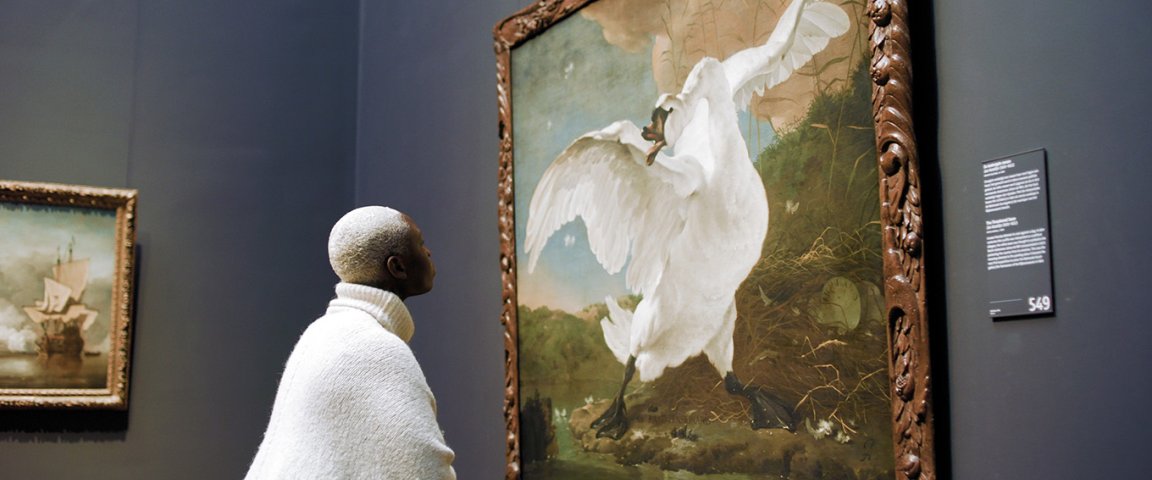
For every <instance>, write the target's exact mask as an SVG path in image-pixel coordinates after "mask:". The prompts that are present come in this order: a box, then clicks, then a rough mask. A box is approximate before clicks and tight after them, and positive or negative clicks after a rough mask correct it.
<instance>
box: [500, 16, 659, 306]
mask: <svg viewBox="0 0 1152 480" xmlns="http://www.w3.org/2000/svg"><path fill="white" fill-rule="evenodd" d="M649 59H650V57H649V56H648V54H647V53H645V52H633V53H628V52H622V51H621V50H620V49H618V48H617V47H614V46H612V45H610V44H608V42H606V41H605V40H604V35H603V32H602V30H601V29H600V27H599V26H598V25H597V24H596V23H594V22H592V21H589V20H587V19H585V18H583V17H581V16H578V15H577V16H573V17H570V18H569V19H568V20H565V21H563V22H561V23H559V24H557V25H556V26H554V27H552V28H550V29H549V30H548V31H547V32H545V33H544V34H543V35H541V36H539V37H537V38H535V39H533V40H532V41H531V42H528V43H526V44H524V45H523V46H521V47H518V48H516V49H515V50H513V52H512V82H513V88H512V106H513V119H512V120H513V132H514V135H513V141H514V142H515V144H514V146H513V154H514V155H515V159H516V160H515V161H516V171H515V176H516V178H515V187H516V242H517V251H518V252H521V255H520V256H519V258H521V259H523V258H526V257H524V256H523V254H522V253H523V242H524V235H525V233H524V228H525V225H527V222H528V219H527V215H528V202H529V201H530V199H531V194H532V192H533V191H534V190H535V188H536V184H537V182H538V181H539V180H540V177H541V175H543V173H544V170H545V169H546V168H547V167H548V165H549V164H551V163H552V160H553V159H555V158H556V156H557V155H559V154H560V152H562V151H563V150H564V148H565V147H567V146H568V144H570V143H571V142H572V141H573V140H575V139H576V138H577V137H579V136H580V135H583V134H584V133H587V132H590V131H593V130H599V129H600V128H603V127H605V126H607V125H608V124H610V123H612V122H614V121H616V120H622V119H628V120H632V122H633V123H636V124H637V125H645V124H647V121H648V119H649V116H650V114H651V112H652V106H653V105H654V104H655V101H656V97H657V90H656V85H655V83H653V81H652V74H651V69H650V65H651V63H650V61H649ZM526 267H527V265H526V263H521V269H520V270H519V271H518V272H517V275H518V279H519V282H518V289H517V292H518V294H519V298H520V303H521V304H523V305H529V306H533V307H537V306H541V305H547V306H549V307H552V308H563V309H565V310H569V311H578V310H580V309H582V308H583V307H585V306H587V305H589V304H592V303H597V302H603V301H604V297H605V296H606V295H612V296H619V295H625V294H627V293H628V290H627V288H625V286H624V278H623V274H617V275H612V276H610V275H608V274H607V273H606V272H604V270H603V269H602V268H600V265H599V264H598V263H596V260H595V257H593V255H592V252H591V250H589V248H588V237H587V235H586V233H585V230H584V225H583V223H581V222H580V221H576V222H573V223H570V224H568V225H567V226H565V227H563V228H561V229H560V230H559V231H558V232H556V233H555V234H553V235H552V237H551V238H550V239H549V241H548V245H547V246H546V247H545V248H544V251H543V253H542V255H541V259H540V262H539V264H538V265H537V267H536V270H535V271H534V272H533V273H531V274H529V273H528V272H527V268H526Z"/></svg>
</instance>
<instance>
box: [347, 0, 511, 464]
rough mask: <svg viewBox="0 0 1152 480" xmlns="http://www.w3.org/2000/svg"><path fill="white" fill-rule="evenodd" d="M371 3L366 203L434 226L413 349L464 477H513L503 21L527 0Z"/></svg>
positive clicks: (362, 200) (365, 69)
mask: <svg viewBox="0 0 1152 480" xmlns="http://www.w3.org/2000/svg"><path fill="white" fill-rule="evenodd" d="M362 3H363V8H362V13H361V43H360V95H359V101H358V104H359V107H360V113H359V122H358V124H357V125H358V141H357V156H356V158H357V163H356V168H357V171H356V203H357V204H358V205H368V204H383V205H392V206H395V207H396V208H398V209H400V210H403V211H405V212H408V213H409V214H411V215H412V217H413V218H414V219H415V220H416V222H417V223H419V224H420V226H421V228H422V229H423V230H424V237H425V240H426V241H427V244H428V246H429V247H430V248H431V249H432V258H433V259H434V260H435V262H436V265H437V277H436V286H435V288H434V289H433V290H432V292H431V293H429V294H427V295H424V296H422V297H415V298H412V299H410V300H409V301H408V302H407V303H408V305H409V308H410V309H411V310H412V315H413V317H414V318H415V320H416V335H415V337H413V339H412V349H413V351H414V352H415V353H416V357H417V358H418V359H419V360H420V362H421V364H422V365H423V368H424V373H425V375H426V376H427V377H428V383H429V386H430V387H431V388H432V391H433V392H434V393H435V395H436V400H437V404H438V407H439V409H438V413H439V417H440V425H441V427H443V428H444V431H445V438H446V440H447V441H448V444H449V446H451V447H452V448H453V449H454V450H455V451H456V471H457V472H459V473H460V475H461V477H462V478H502V477H503V472H504V438H505V428H504V420H503V414H502V411H503V401H504V393H503V392H504V389H503V385H504V343H503V332H504V330H503V327H502V326H501V325H500V294H501V290H500V264H499V237H498V232H497V228H496V153H497V146H498V142H497V137H496V56H495V54H494V53H493V49H492V27H493V25H495V24H496V22H498V21H500V20H501V19H503V18H504V17H506V16H508V15H510V14H512V13H513V12H516V11H518V10H519V9H521V8H523V7H524V6H525V5H526V3H525V2H523V1H522V0H500V1H483V2H463V1H456V2H445V1H430V2H415V1H408V2H372V1H365V2H362Z"/></svg>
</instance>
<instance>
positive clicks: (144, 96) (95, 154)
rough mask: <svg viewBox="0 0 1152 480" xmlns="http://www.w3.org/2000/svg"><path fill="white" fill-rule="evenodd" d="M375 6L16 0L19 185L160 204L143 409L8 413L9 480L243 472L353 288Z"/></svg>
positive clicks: (147, 228)
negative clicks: (287, 368)
mask: <svg viewBox="0 0 1152 480" xmlns="http://www.w3.org/2000/svg"><path fill="white" fill-rule="evenodd" d="M358 9H359V4H358V2H356V1H331V0H292V1H285V0H275V1H273V0H259V1H244V2H234V1H225V0H195V1H191V0H149V1H137V0H109V1H79V0H74V1H68V0H57V1H43V0H36V1H16V0H0V178H4V179H12V180H27V181H46V182H60V183H78V184H87V185H101V186H111V187H128V188H135V189H138V190H139V195H140V197H139V198H140V200H139V210H138V214H139V217H138V218H139V222H138V237H139V238H138V243H139V246H140V250H139V251H140V255H139V283H138V284H137V292H138V310H137V312H136V324H135V326H136V328H135V349H134V356H133V365H132V367H133V368H132V383H131V392H130V402H131V403H130V409H129V412H128V413H127V415H126V416H124V417H123V418H119V419H117V418H116V417H107V416H104V417H92V416H77V415H70V414H66V413H51V414H47V415H41V416H35V417H29V416H28V415H20V414H18V413H13V412H2V415H0V478H4V479H30V478H92V479H124V478H139V479H145V478H147V479H161V478H163V479H167V478H172V479H177V478H186V479H205V478H219V479H224V478H239V477H241V476H243V473H244V471H245V469H246V467H247V465H248V463H249V461H250V460H251V458H252V455H253V453H254V452H255V449H256V446H257V444H258V443H259V441H260V437H261V435H262V433H263V429H264V427H265V425H266V423H267V418H268V414H269V411H270V408H271V404H272V400H273V396H274V394H275V388H276V384H277V382H278V380H279V375H280V371H281V370H282V369H283V365H284V361H285V359H286V358H287V355H288V352H289V351H290V349H291V347H292V345H293V343H294V342H295V340H296V338H297V337H298V336H299V334H300V333H301V332H302V331H303V329H304V327H305V326H306V325H307V324H308V323H309V322H310V321H311V320H312V319H313V318H314V317H315V316H316V315H318V314H320V313H322V312H323V309H324V306H325V304H326V302H327V301H328V299H329V298H331V295H332V294H331V287H332V284H333V283H334V282H335V281H336V278H335V276H334V275H333V274H332V273H331V270H330V268H329V267H328V264H327V256H326V241H327V230H328V228H330V226H331V224H332V223H333V222H334V221H335V219H336V218H339V215H341V214H342V213H343V211H345V210H347V209H348V208H349V207H350V206H351V204H352V202H353V198H354V193H353V184H352V179H353V171H354V164H355V160H354V144H355V121H356V119H355V112H356V106H355V92H356V80H355V78H356V61H357V59H356V51H357V35H358V34H357V31H358V27H357V25H358V23H357V18H358ZM0 234H3V232H0ZM30 418H31V419H32V420H33V421H29V420H30ZM109 418H111V419H112V420H108V419H109ZM125 424H126V425H125ZM40 425H49V426H50V431H48V432H40V433H35V432H27V431H20V429H18V428H16V427H21V428H22V429H25V430H27V429H29V428H32V429H35V428H37V427H38V426H40ZM118 425H122V428H117V426H118ZM64 428H67V429H72V430H93V429H95V430H98V431H89V432H86V433H69V432H61V431H60V430H61V429H64ZM101 430H102V431H101Z"/></svg>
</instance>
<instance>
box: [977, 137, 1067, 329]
mask: <svg viewBox="0 0 1152 480" xmlns="http://www.w3.org/2000/svg"><path fill="white" fill-rule="evenodd" d="M982 168H983V177H982V178H983V182H984V239H985V253H986V254H985V256H984V258H985V267H986V271H987V273H988V279H987V282H986V285H987V287H988V315H989V316H991V317H992V318H993V319H1000V318H1010V317H1020V316H1030V315H1044V314H1052V313H1055V311H1056V299H1055V297H1054V296H1053V294H1052V249H1051V246H1050V243H1051V242H1050V238H1051V235H1050V232H1049V226H1048V167H1047V164H1046V162H1045V152H1044V150H1034V151H1031V152H1025V153H1021V154H1019V155H1013V156H1010V157H1004V158H998V159H995V160H989V161H986V162H984V163H983V164H982Z"/></svg>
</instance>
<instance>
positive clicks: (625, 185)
mask: <svg viewBox="0 0 1152 480" xmlns="http://www.w3.org/2000/svg"><path fill="white" fill-rule="evenodd" d="M650 146H651V144H650V143H648V142H646V141H644V140H643V139H642V138H641V136H640V129H639V128H638V127H636V125H635V124H633V123H632V122H629V121H620V122H616V123H613V124H612V125H610V126H608V127H607V128H605V129H603V130H599V131H596V132H592V133H588V134H585V135H584V136H582V137H580V138H578V139H576V141H574V142H572V144H571V145H569V146H568V148H567V149H565V150H564V152H563V153H561V154H560V156H559V157H557V158H556V160H555V161H553V162H552V165H550V166H549V167H548V169H547V170H546V171H545V172H544V175H543V177H541V179H540V183H539V184H538V185H537V186H536V191H535V192H533V194H532V200H531V202H530V203H529V205H528V225H527V228H526V234H527V236H526V238H525V240H524V250H525V253H526V254H527V255H528V271H532V270H533V269H535V267H536V262H537V261H538V260H539V259H540V252H541V251H542V250H543V249H544V245H545V244H546V243H547V242H548V238H549V237H551V236H552V234H553V233H555V232H556V230H558V229H560V227H561V226H563V225H564V224H566V223H568V222H571V221H573V220H575V219H576V217H578V216H579V217H581V218H583V220H584V224H585V226H586V227H587V229H588V243H589V245H590V247H591V249H592V253H593V254H595V255H596V260H597V261H598V262H600V265H601V266H602V267H604V269H605V270H607V271H608V272H609V273H616V272H618V271H620V269H621V268H623V267H624V263H625V262H626V261H627V260H628V256H629V253H631V254H632V261H631V263H630V264H629V266H628V273H627V278H626V279H627V283H628V286H629V288H631V289H632V290H634V291H637V292H639V293H641V294H643V293H645V292H647V291H649V290H650V289H651V288H652V287H653V286H654V285H655V284H656V282H657V281H658V280H659V278H660V275H661V273H662V272H663V267H664V263H665V259H666V258H667V249H665V248H660V247H661V246H663V245H667V243H668V242H669V241H671V239H672V238H674V237H675V235H676V234H677V233H678V232H679V231H680V230H681V229H683V225H684V214H685V212H684V208H680V207H681V206H682V205H684V204H685V203H686V198H687V197H688V195H690V194H691V193H692V191H694V189H695V186H696V185H697V181H696V180H693V179H691V178H690V177H689V175H691V174H692V173H694V172H690V171H687V170H691V169H688V168H680V169H678V170H673V169H672V168H669V166H668V165H666V162H665V161H663V160H666V158H667V157H664V156H663V154H661V155H660V157H659V158H658V160H657V161H656V163H654V164H652V165H651V166H648V165H645V162H646V158H645V157H646V154H645V151H644V149H645V148H647V147H650Z"/></svg>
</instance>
